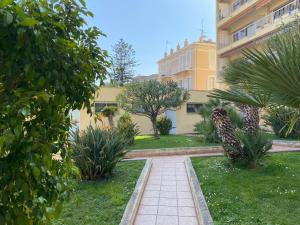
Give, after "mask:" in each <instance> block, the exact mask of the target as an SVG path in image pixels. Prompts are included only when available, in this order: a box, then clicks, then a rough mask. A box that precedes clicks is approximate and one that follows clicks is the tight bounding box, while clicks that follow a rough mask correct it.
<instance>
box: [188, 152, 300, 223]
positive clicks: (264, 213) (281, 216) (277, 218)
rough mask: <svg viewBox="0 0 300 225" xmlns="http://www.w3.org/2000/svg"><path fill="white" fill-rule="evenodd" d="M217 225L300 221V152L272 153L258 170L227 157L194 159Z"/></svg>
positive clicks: (196, 170)
mask: <svg viewBox="0 0 300 225" xmlns="http://www.w3.org/2000/svg"><path fill="white" fill-rule="evenodd" d="M192 163H193V167H194V169H195V172H196V174H197V177H198V179H199V181H202V182H201V183H202V184H201V189H202V190H203V193H204V195H205V199H206V202H207V204H208V208H209V211H210V213H211V215H212V217H213V220H214V224H216V225H267V224H272V225H275V224H278V225H279V224H280V225H283V224H284V225H294V224H298V223H299V221H300V214H299V211H300V205H299V201H300V191H299V190H300V182H299V180H300V153H299V152H297V153H296V152H295V153H279V154H278V153H277V154H270V155H269V156H268V157H267V158H266V159H265V160H264V163H263V165H260V166H258V167H257V169H256V170H246V169H240V168H236V167H228V161H227V159H226V158H224V157H207V158H203V157H202V158H194V157H193V158H192Z"/></svg>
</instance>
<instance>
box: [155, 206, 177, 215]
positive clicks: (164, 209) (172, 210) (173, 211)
mask: <svg viewBox="0 0 300 225" xmlns="http://www.w3.org/2000/svg"><path fill="white" fill-rule="evenodd" d="M158 215H162V216H177V215H178V208H177V207H171V206H159V207H158Z"/></svg>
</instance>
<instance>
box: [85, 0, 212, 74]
mask: <svg viewBox="0 0 300 225" xmlns="http://www.w3.org/2000/svg"><path fill="white" fill-rule="evenodd" d="M86 2H87V6H88V9H89V10H90V11H92V12H93V13H94V18H92V19H88V20H87V21H88V24H89V25H90V26H97V27H99V28H100V29H101V30H102V31H103V32H104V33H105V34H106V35H107V37H106V38H102V39H100V41H99V45H100V46H101V47H102V48H103V49H106V50H108V51H111V47H112V45H113V44H114V43H116V42H117V41H118V40H119V39H120V38H123V39H125V41H127V42H128V43H130V44H132V45H133V47H134V49H135V51H136V58H137V60H138V62H139V64H140V65H139V66H138V67H137V68H136V73H137V74H142V75H149V74H153V73H157V64H156V62H157V61H158V60H159V59H160V58H162V57H163V54H164V51H165V49H166V41H167V40H168V42H169V44H168V49H169V50H170V48H171V47H173V48H176V45H177V43H178V42H180V44H181V46H182V45H183V42H184V39H185V38H187V39H188V40H189V42H192V41H196V40H197V39H198V38H199V36H200V33H201V27H202V25H201V24H202V22H201V21H202V19H203V20H204V31H205V34H206V36H207V37H208V38H212V39H213V40H215V36H216V35H215V0H86Z"/></svg>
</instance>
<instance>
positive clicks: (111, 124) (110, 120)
mask: <svg viewBox="0 0 300 225" xmlns="http://www.w3.org/2000/svg"><path fill="white" fill-rule="evenodd" d="M108 123H109V127H110V129H113V128H114V127H115V125H114V119H113V115H109V116H108Z"/></svg>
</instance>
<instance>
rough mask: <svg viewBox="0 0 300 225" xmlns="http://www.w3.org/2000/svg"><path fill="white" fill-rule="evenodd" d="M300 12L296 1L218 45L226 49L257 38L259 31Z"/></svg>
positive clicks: (298, 0) (298, 3) (299, 0)
mask: <svg viewBox="0 0 300 225" xmlns="http://www.w3.org/2000/svg"><path fill="white" fill-rule="evenodd" d="M298 12H300V0H295V1H293V2H291V3H289V4H287V5H285V6H283V7H281V8H279V9H278V10H276V11H274V12H272V13H270V14H269V15H267V16H265V17H263V18H261V19H259V20H257V21H255V22H253V23H252V24H250V25H248V26H247V27H244V28H243V29H241V30H239V31H237V32H235V33H234V34H232V36H231V37H230V40H224V39H223V40H222V38H221V40H220V42H219V43H218V47H219V48H224V47H226V46H228V45H230V44H232V43H234V42H237V41H240V40H243V39H244V38H249V37H253V36H255V35H256V34H257V33H258V32H259V31H261V30H263V29H265V28H267V27H269V26H270V25H272V24H274V23H277V22H279V21H281V20H282V19H284V18H286V17H291V16H294V15H295V14H296V13H298Z"/></svg>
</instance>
